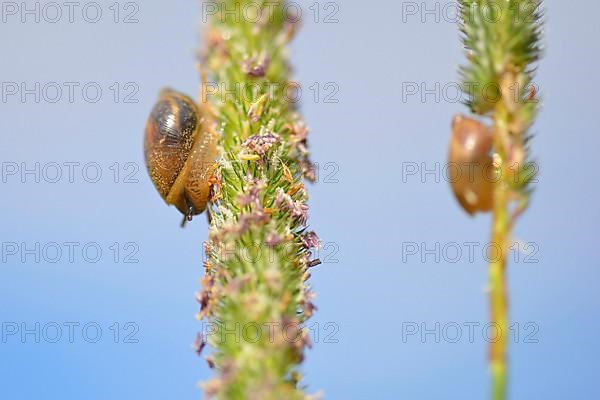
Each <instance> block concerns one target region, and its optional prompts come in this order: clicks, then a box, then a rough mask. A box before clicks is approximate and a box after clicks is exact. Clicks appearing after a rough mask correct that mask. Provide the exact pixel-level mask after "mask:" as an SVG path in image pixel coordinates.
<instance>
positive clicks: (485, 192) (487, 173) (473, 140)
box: [448, 115, 495, 215]
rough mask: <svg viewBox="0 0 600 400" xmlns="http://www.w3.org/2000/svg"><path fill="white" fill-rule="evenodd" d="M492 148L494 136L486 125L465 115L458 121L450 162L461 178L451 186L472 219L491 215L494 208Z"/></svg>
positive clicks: (451, 181) (453, 128)
mask: <svg viewBox="0 0 600 400" xmlns="http://www.w3.org/2000/svg"><path fill="white" fill-rule="evenodd" d="M492 144H493V135H492V132H491V131H490V129H489V128H488V127H487V126H485V125H484V124H483V123H481V122H479V121H477V120H474V119H471V118H467V117H464V116H461V115H459V116H456V117H454V120H453V122H452V138H451V140H450V151H449V156H448V160H449V165H451V166H453V167H455V168H457V170H458V174H457V176H456V177H453V179H451V180H450V184H451V186H452V191H453V192H454V196H455V197H456V199H457V200H458V202H459V203H460V205H461V206H462V208H463V209H464V210H465V211H466V212H467V213H469V214H470V215H473V214H475V213H476V212H478V211H479V212H487V211H490V210H491V209H492V208H493V205H494V198H493V194H494V181H495V168H494V162H493V158H492V155H491V154H490V152H491V149H492Z"/></svg>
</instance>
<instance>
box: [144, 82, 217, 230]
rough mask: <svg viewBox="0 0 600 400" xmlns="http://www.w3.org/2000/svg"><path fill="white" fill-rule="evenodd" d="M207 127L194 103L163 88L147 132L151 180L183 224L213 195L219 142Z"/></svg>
mask: <svg viewBox="0 0 600 400" xmlns="http://www.w3.org/2000/svg"><path fill="white" fill-rule="evenodd" d="M205 125H206V122H205V120H204V119H203V118H202V113H201V110H200V108H199V106H198V105H197V104H196V103H195V102H194V100H192V99H191V98H190V97H188V96H186V95H184V94H182V93H179V92H176V91H174V90H172V89H163V90H162V91H161V92H160V96H159V98H158V101H157V102H156V104H155V105H154V108H153V109H152V112H151V113H150V116H149V117H148V121H147V123H146V129H145V132H144V156H145V159H146V167H147V168H148V173H149V175H150V178H151V179H152V182H153V183H154V186H155V187H156V189H157V190H158V192H159V193H160V195H161V197H162V198H163V199H164V200H165V202H166V203H167V204H168V205H174V206H175V207H177V209H178V210H179V211H180V212H181V213H182V214H183V215H184V220H183V222H184V223H185V221H186V220H188V221H191V219H192V217H193V216H194V215H197V214H200V213H202V212H203V211H204V210H205V209H206V205H207V203H208V198H209V195H210V183H209V179H210V177H211V171H212V166H213V164H214V163H215V159H216V156H217V140H216V135H215V134H214V133H213V131H212V130H210V129H207V127H206V126H205Z"/></svg>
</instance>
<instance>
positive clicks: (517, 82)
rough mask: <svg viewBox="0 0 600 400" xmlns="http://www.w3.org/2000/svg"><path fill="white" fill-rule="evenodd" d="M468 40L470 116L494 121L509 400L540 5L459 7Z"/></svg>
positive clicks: (499, 344) (495, 368)
mask: <svg viewBox="0 0 600 400" xmlns="http://www.w3.org/2000/svg"><path fill="white" fill-rule="evenodd" d="M460 6H461V18H462V24H461V32H462V35H463V37H462V38H463V42H464V45H465V48H466V50H467V58H468V63H467V65H465V66H463V67H462V68H461V75H462V79H463V87H464V91H465V92H466V93H467V95H468V96H469V98H468V101H467V105H468V106H469V108H470V109H471V112H472V113H474V114H477V115H479V116H481V117H489V118H491V119H492V121H493V126H492V127H491V132H492V135H493V155H494V163H493V164H494V168H495V171H496V178H497V179H496V180H494V181H493V185H492V190H493V209H492V212H493V219H492V220H493V222H492V242H491V243H492V245H494V246H495V249H496V251H498V252H499V253H498V256H497V257H493V256H492V257H490V259H491V262H490V266H489V297H490V315H491V321H492V323H493V324H494V326H495V327H497V328H498V334H499V338H498V340H497V341H495V342H493V343H490V349H489V357H490V369H491V374H492V385H491V386H492V388H491V392H492V398H493V399H494V400H503V399H505V398H506V397H507V386H508V385H507V382H508V361H507V358H508V357H507V355H508V349H507V347H508V346H507V345H508V340H507V339H508V335H509V318H508V289H507V285H506V281H507V279H506V270H507V256H508V254H509V252H510V240H511V234H512V228H513V226H514V224H515V222H516V220H517V218H518V217H519V216H520V215H521V214H522V213H523V212H524V211H525V209H526V207H527V205H528V203H529V197H530V194H531V190H532V189H531V184H532V183H533V180H534V178H535V171H536V170H537V168H535V165H534V163H533V162H532V161H530V160H529V141H530V139H531V136H530V134H529V128H530V127H531V125H532V124H533V122H534V120H535V116H536V113H537V109H538V100H537V92H536V90H535V86H534V85H533V83H532V80H533V71H534V68H533V64H534V63H536V62H537V61H538V60H539V56H540V44H539V42H540V35H541V28H542V23H541V10H540V8H541V1H539V0H460Z"/></svg>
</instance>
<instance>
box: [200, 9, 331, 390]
mask: <svg viewBox="0 0 600 400" xmlns="http://www.w3.org/2000/svg"><path fill="white" fill-rule="evenodd" d="M214 4H215V5H216V7H217V8H216V9H217V10H228V11H227V12H215V13H214V15H212V18H211V20H210V23H209V25H208V26H207V29H206V30H205V33H204V38H205V48H204V51H203V52H202V54H201V56H200V60H201V71H202V75H203V77H202V80H203V85H202V90H201V108H202V109H203V110H204V114H205V115H204V117H205V124H206V126H207V129H211V130H213V131H214V132H215V133H216V134H218V135H219V137H220V142H219V159H218V161H217V163H216V165H215V167H214V176H213V179H212V182H213V186H212V191H211V194H212V197H211V201H210V207H209V210H208V211H209V217H210V233H209V241H208V243H207V244H206V246H205V247H206V253H207V255H208V259H207V261H206V262H205V269H206V276H205V278H204V279H203V285H202V286H203V288H202V292H201V293H200V294H199V295H198V301H199V303H200V306H201V309H200V313H199V318H207V319H208V322H209V323H210V324H211V325H212V326H213V328H214V329H212V332H211V335H210V336H208V337H202V336H200V337H199V339H198V343H197V346H198V350H199V351H201V350H202V348H203V347H204V344H205V343H206V342H207V343H208V344H210V345H211V346H212V347H213V348H214V350H215V352H214V354H212V355H210V356H208V358H207V359H208V362H209V365H210V366H211V367H212V368H214V369H215V372H216V376H215V377H214V378H213V379H212V380H210V381H208V382H205V383H204V384H203V387H204V390H205V394H206V396H207V397H209V398H213V397H214V398H218V399H224V400H246V399H260V400H270V399H272V400H279V399H287V400H295V399H306V398H307V395H306V394H305V393H304V391H303V389H302V388H301V387H300V385H299V382H300V380H301V376H300V374H299V372H298V366H299V364H300V363H301V362H302V360H303V357H304V350H305V348H306V347H307V346H308V345H310V342H309V338H308V332H307V329H306V327H305V322H306V320H307V319H308V318H310V316H311V315H312V313H313V311H314V309H315V307H314V306H313V304H312V297H313V294H312V292H311V290H310V288H309V286H308V284H307V283H306V281H307V279H308V278H309V277H310V274H309V272H308V271H309V268H311V267H313V266H316V265H318V264H319V263H320V261H319V260H315V259H313V257H312V251H313V250H314V249H316V248H317V247H318V245H319V239H318V237H317V235H316V234H315V233H314V232H311V231H309V230H308V229H307V219H308V205H307V200H308V194H307V191H306V189H305V187H304V180H309V181H312V180H314V176H315V171H314V169H313V165H312V164H311V162H310V161H309V158H308V150H307V133H308V129H307V128H306V127H305V125H304V123H303V122H302V120H301V118H300V116H299V114H298V113H297V111H296V109H295V106H294V104H293V103H291V102H290V101H289V100H288V98H289V97H288V96H287V95H288V93H287V92H286V90H287V89H288V88H290V87H293V86H291V84H290V67H289V64H288V50H287V44H288V42H289V41H290V40H291V38H292V37H293V36H294V34H295V32H296V30H297V21H291V20H289V19H286V18H287V14H288V12H286V10H285V9H284V6H285V1H272V0H270V1H258V2H257V1H256V0H253V1H249V0H241V1H240V0H235V1H234V0H228V1H222V2H217V3H214ZM247 6H248V7H247ZM257 6H258V8H257ZM236 10H237V11H236ZM240 10H245V12H241V11H240ZM253 11H259V12H258V13H257V14H256V15H250V14H248V13H251V12H253Z"/></svg>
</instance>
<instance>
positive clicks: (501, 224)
mask: <svg viewBox="0 0 600 400" xmlns="http://www.w3.org/2000/svg"><path fill="white" fill-rule="evenodd" d="M505 110H506V109H505V107H504V104H503V103H502V102H500V103H499V104H498V106H497V107H496V114H495V117H496V129H495V136H494V148H495V149H496V150H497V156H496V160H495V162H496V163H497V164H499V165H497V168H498V171H499V174H500V179H498V180H497V181H496V182H495V184H494V208H493V223H492V244H493V247H495V248H496V250H497V251H499V254H498V256H497V257H493V256H492V257H490V259H491V261H490V266H489V274H490V276H489V279H490V282H489V285H490V287H489V291H490V292H489V296H490V316H491V322H492V324H494V326H495V327H496V328H497V329H498V334H499V337H498V340H496V341H494V342H491V343H490V348H489V357H490V360H489V362H490V370H491V374H492V399H494V400H504V399H506V390H507V389H506V388H507V381H508V362H507V353H508V340H507V339H508V332H509V320H508V289H507V286H506V266H507V265H506V264H507V260H506V258H507V255H508V252H509V250H510V249H509V246H510V244H509V242H510V236H511V232H510V230H511V226H512V218H511V216H510V215H509V211H508V204H509V200H510V189H509V187H508V184H507V180H508V179H510V171H509V169H508V166H507V163H506V161H505V160H506V151H505V148H504V147H505V146H504V143H505V139H506V138H507V137H508V136H509V132H508V119H509V113H507V112H506V111H505Z"/></svg>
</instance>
